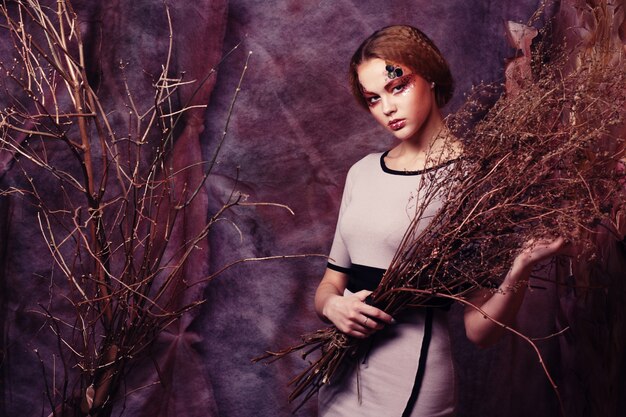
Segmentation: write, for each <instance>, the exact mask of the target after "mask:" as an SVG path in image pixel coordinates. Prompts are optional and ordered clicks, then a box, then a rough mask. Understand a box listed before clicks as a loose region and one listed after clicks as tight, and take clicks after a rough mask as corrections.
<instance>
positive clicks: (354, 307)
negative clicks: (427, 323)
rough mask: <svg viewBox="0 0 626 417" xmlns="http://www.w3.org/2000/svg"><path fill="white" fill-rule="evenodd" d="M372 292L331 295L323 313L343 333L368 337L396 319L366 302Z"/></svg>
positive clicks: (363, 291)
mask: <svg viewBox="0 0 626 417" xmlns="http://www.w3.org/2000/svg"><path fill="white" fill-rule="evenodd" d="M371 293H372V292H371V291H367V290H362V291H359V292H357V293H354V294H351V295H346V296H344V295H332V296H329V297H328V298H327V299H326V302H325V303H324V307H323V309H322V314H323V315H324V317H326V318H327V319H328V320H330V321H331V322H332V323H333V324H334V325H335V326H336V327H337V328H338V329H339V330H341V331H342V332H343V333H345V334H347V335H350V336H353V337H357V338H361V339H362V338H366V337H368V336H370V335H372V334H373V333H374V332H376V331H378V330H380V329H382V328H383V327H385V325H386V324H391V323H393V321H394V320H393V317H391V316H390V315H389V314H387V313H385V312H384V311H382V310H380V309H378V308H376V307H373V306H371V305H369V304H367V303H366V302H365V299H366V298H367V296H368V295H370V294H371Z"/></svg>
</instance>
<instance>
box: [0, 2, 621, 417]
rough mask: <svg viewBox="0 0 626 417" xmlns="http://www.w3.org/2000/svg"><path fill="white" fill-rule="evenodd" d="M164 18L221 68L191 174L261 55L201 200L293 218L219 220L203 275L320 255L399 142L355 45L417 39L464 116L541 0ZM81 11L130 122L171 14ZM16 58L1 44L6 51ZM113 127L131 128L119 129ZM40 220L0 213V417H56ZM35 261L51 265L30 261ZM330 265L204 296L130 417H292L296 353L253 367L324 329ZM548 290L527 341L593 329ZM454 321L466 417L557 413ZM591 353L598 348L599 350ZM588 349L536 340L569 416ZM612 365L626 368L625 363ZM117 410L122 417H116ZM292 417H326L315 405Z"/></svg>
mask: <svg viewBox="0 0 626 417" xmlns="http://www.w3.org/2000/svg"><path fill="white" fill-rule="evenodd" d="M169 3H170V4H171V6H172V11H173V15H174V39H175V43H174V48H175V65H176V69H177V70H178V71H186V72H187V74H188V75H189V79H194V78H201V77H203V75H205V74H207V73H208V70H209V69H210V68H211V66H213V65H214V64H215V62H216V61H217V60H218V59H219V57H220V56H225V58H224V60H223V61H222V62H221V64H220V65H219V68H218V72H217V77H216V78H215V79H214V81H215V84H214V86H213V84H211V85H209V87H207V88H206V89H205V90H203V92H202V94H201V96H200V97H196V99H198V100H199V101H198V102H202V101H203V100H204V101H208V103H209V106H208V108H207V109H206V112H201V113H199V114H198V113H194V114H193V115H192V116H190V117H189V120H187V123H188V124H187V126H188V127H189V129H191V130H187V131H186V132H185V133H181V136H180V138H182V139H180V140H181V141H182V140H185V141H187V142H184V143H188V144H189V145H187V146H184V147H183V146H181V147H179V148H180V149H178V150H177V152H178V154H177V155H178V156H179V157H180V158H182V159H181V161H182V163H184V162H185V161H189V160H192V161H193V160H194V157H190V156H189V155H185V153H187V152H189V153H192V154H193V155H195V157H198V156H199V155H198V153H202V156H203V157H204V158H205V159H210V158H212V156H213V154H214V152H215V151H216V146H217V143H218V141H219V139H220V137H221V135H222V131H223V130H224V128H225V123H226V118H227V110H228V107H229V105H230V103H231V100H232V97H233V94H234V92H235V88H236V85H237V82H238V80H239V77H240V75H241V71H242V69H243V65H244V61H245V59H246V56H247V54H248V51H252V55H251V58H250V61H249V68H248V71H247V73H246V75H245V79H244V81H243V85H242V91H241V92H240V95H239V98H238V100H237V102H236V104H235V108H234V113H233V114H232V118H231V120H230V125H229V128H228V134H227V138H226V142H225V143H224V146H223V147H222V148H221V150H220V152H219V155H218V165H217V168H216V169H215V170H214V172H213V173H212V175H211V176H210V177H209V180H208V182H207V185H206V196H207V198H206V202H205V205H206V210H207V215H208V216H210V215H212V214H213V213H215V212H216V211H217V210H218V209H219V208H220V207H221V205H222V203H223V202H224V201H225V200H226V199H227V197H228V195H229V194H230V192H231V191H232V190H233V189H236V190H239V191H241V192H243V193H245V194H247V195H248V196H249V197H248V201H250V202H262V201H264V202H275V203H281V204H286V205H288V206H289V207H290V208H291V209H293V211H294V212H295V215H293V216H292V215H291V214H289V213H288V212H287V211H286V210H283V209H281V208H277V207H258V206H257V207H236V208H235V209H234V210H232V211H231V212H229V213H227V214H225V215H224V217H225V218H226V219H228V220H229V221H222V222H218V223H217V225H216V227H215V228H214V229H213V230H212V231H211V233H210V236H209V242H208V248H207V249H208V250H206V251H204V253H205V255H204V258H203V259H200V260H198V262H199V263H200V264H199V266H197V267H196V268H192V269H191V271H190V273H193V274H202V273H206V271H209V272H213V271H217V270H219V269H220V268H221V267H222V266H224V265H226V264H228V263H229V262H232V261H235V260H237V259H241V258H247V257H258V256H270V255H291V254H306V253H310V254H326V253H327V251H328V250H329V247H330V243H331V239H332V235H333V232H334V226H335V221H336V215H337V211H338V204H339V199H340V195H341V190H342V188H343V181H344V176H345V174H346V172H347V170H348V168H349V166H350V165H351V164H352V163H354V162H355V161H357V160H359V159H360V158H362V157H363V156H364V155H365V154H367V153H369V152H374V151H380V150H385V149H388V148H390V147H392V146H393V139H392V138H390V137H389V135H388V134H387V133H385V132H384V130H383V129H382V128H380V127H379V126H376V124H375V122H374V120H373V119H371V118H370V117H369V115H368V114H367V113H366V112H364V111H362V110H361V109H360V108H358V106H357V105H356V103H355V102H354V100H353V99H352V97H351V96H350V93H349V89H348V86H347V82H346V68H347V63H348V61H349V58H350V56H351V54H352V52H353V51H354V50H355V49H356V47H357V46H358V45H359V43H360V42H361V40H362V39H364V38H365V37H366V36H368V35H369V34H370V33H371V32H373V31H374V30H375V29H378V28H380V27H382V26H386V25H390V24H400V23H405V24H411V25H414V26H417V27H420V28H421V29H423V30H424V31H425V32H426V33H427V34H428V35H429V36H430V37H431V38H432V39H433V40H434V41H435V43H436V44H437V45H438V46H439V47H440V49H441V50H442V52H443V53H444V55H445V56H446V57H447V58H448V60H449V63H450V66H451V69H452V73H453V75H454V76H455V78H456V85H457V88H456V95H455V98H454V99H453V101H452V102H451V104H450V105H449V106H448V107H447V108H446V109H445V110H446V111H454V110H455V109H456V108H458V107H459V105H460V104H461V103H462V102H463V96H464V94H465V93H467V92H468V91H469V90H470V88H471V86H472V85H474V84H477V83H480V82H481V81H485V82H494V81H502V80H503V68H504V63H505V59H506V58H510V57H512V56H514V54H515V51H514V50H513V49H511V48H510V47H509V46H508V45H507V43H506V38H505V32H504V23H505V22H506V21H507V20H514V21H518V22H526V21H527V20H528V18H529V17H530V16H531V15H532V14H533V12H534V11H535V10H536V8H537V6H538V3H539V1H538V0H523V1H519V0H506V1H478V0H471V1H463V0H450V1H445V2H431V1H425V0H419V1H409V0H395V1H393V2H391V1H380V0H363V1H356V0H352V1H350V0H338V1H329V0H315V1H313V0H307V1H298V0H278V1H273V2H268V1H262V0H231V1H230V2H228V4H226V1H225V0H224V1H221V2H220V1H211V0H203V1H200V2H187V1H183V0H173V1H170V2H169ZM192 3H193V5H192ZM75 6H76V8H77V10H78V11H79V15H80V16H81V18H82V19H83V20H84V22H85V23H84V25H83V28H82V29H83V31H84V32H85V34H86V38H87V39H88V47H89V48H88V51H89V52H88V53H89V55H90V60H91V61H90V62H91V64H92V67H91V70H92V71H93V79H94V83H98V85H99V88H100V91H101V95H102V96H104V97H107V103H109V104H110V105H111V106H112V107H113V108H118V109H120V108H123V101H124V99H123V95H124V94H123V91H122V90H121V89H120V70H119V62H120V60H122V61H124V62H126V63H127V65H126V70H125V71H126V73H127V75H128V74H130V83H131V89H134V90H135V91H136V92H137V94H138V99H141V100H149V98H150V95H151V90H150V77H149V76H148V75H149V74H153V73H157V72H158V71H159V68H160V64H161V60H162V59H163V57H164V51H165V49H166V47H167V39H166V37H167V30H166V27H165V21H164V14H163V8H162V3H161V2H160V1H156V0H141V1H133V2H124V1H121V0H117V1H114V2H106V4H104V3H103V4H102V5H99V2H88V1H81V2H76V3H75ZM549 13H550V11H549ZM222 41H223V44H222ZM237 45H238V47H237V49H236V50H234V51H233V52H232V53H229V52H230V51H231V49H232V48H234V47H235V46H237ZM7 48H8V46H7V45H2V50H3V51H6V50H7ZM5 55H6V53H5ZM181 94H182V97H180V98H179V100H181V101H183V102H184V101H186V100H185V98H186V97H188V95H189V94H190V93H189V92H188V91H184V90H183V92H182V93H181ZM186 94H187V96H186ZM117 123H119V125H120V126H123V124H124V121H123V120H121V119H120V120H117ZM202 126H204V130H203V129H202ZM181 143H183V142H181ZM186 158H190V159H186ZM9 168H10V166H9ZM2 174H3V177H2V183H1V184H2V186H3V187H6V186H7V185H13V184H20V183H22V184H23V180H22V179H21V174H20V172H19V171H16V170H11V169H8V168H7V170H5V171H3V172H2ZM39 180H40V181H46V179H45V178H41V179H39ZM34 215H35V211H34V209H33V208H32V207H29V206H28V204H27V203H25V202H24V201H23V200H20V199H19V198H13V197H12V198H10V199H9V198H3V199H2V200H0V233H1V235H0V262H2V264H1V270H0V291H1V293H0V308H1V309H2V312H1V314H0V319H1V320H2V323H1V326H2V330H3V340H2V342H0V343H2V344H1V346H2V354H3V358H2V377H1V378H2V380H1V385H0V389H1V392H0V394H1V395H2V397H1V398H0V413H4V415H6V416H25V417H26V416H35V415H37V416H39V415H42V414H43V415H47V414H48V413H49V409H48V408H47V405H46V404H47V401H46V398H45V396H44V395H43V394H42V392H43V385H42V382H41V367H40V365H39V362H38V359H37V357H36V355H35V354H34V350H35V349H38V350H39V351H40V352H42V356H43V357H45V358H47V359H46V360H50V358H52V355H53V352H55V349H56V345H55V338H54V337H53V335H52V334H51V332H50V330H49V329H47V328H41V326H42V323H43V318H42V317H41V315H39V314H37V313H36V312H35V311H36V310H37V309H38V307H37V305H38V303H43V304H46V303H47V300H48V287H49V284H50V283H51V282H53V279H54V277H53V276H51V275H53V274H52V273H51V270H52V267H51V266H52V262H51V260H50V259H48V258H47V257H46V255H45V253H46V250H45V248H44V246H43V241H42V239H41V237H40V235H39V231H38V229H37V228H36V227H33V226H34V225H33V220H32V219H33V218H34V217H33V216H34ZM234 225H236V227H235V226H234ZM240 232H241V234H240ZM617 250H623V247H620V248H617ZM33 253H38V254H41V255H38V256H37V257H36V259H33V256H32V255H33ZM325 262H326V261H325V259H323V258H322V257H310V258H306V259H302V258H300V259H289V260H272V261H264V262H248V263H243V264H240V265H238V266H234V267H233V268H231V269H229V270H228V271H226V272H225V273H223V274H221V275H220V276H219V278H218V279H216V280H213V281H211V282H210V283H209V284H208V285H207V286H206V287H205V289H204V293H203V296H204V298H206V300H207V301H206V303H205V304H203V305H202V306H201V307H200V308H199V309H197V310H196V311H195V313H194V314H192V315H189V316H188V317H186V318H185V320H183V323H182V324H181V326H179V328H178V330H177V332H174V333H168V334H165V335H164V336H163V337H162V338H161V339H160V341H159V342H158V343H157V344H156V345H155V347H154V349H153V356H154V358H155V361H156V362H157V363H159V364H160V366H162V367H163V368H164V369H166V370H167V372H166V373H165V374H166V375H167V378H168V381H167V382H166V383H165V384H161V385H158V384H157V385H152V386H150V387H148V388H145V389H143V390H140V391H137V392H135V393H133V394H131V395H130V396H129V397H128V398H127V400H126V410H125V413H126V414H125V415H129V416H155V415H159V416H170V417H174V416H176V417H186V416H205V415H216V416H217V415H219V416H222V417H249V416H285V417H286V416H289V415H291V414H290V413H291V410H292V409H293V405H290V404H288V403H287V400H286V398H287V395H288V393H289V388H288V387H287V386H286V385H287V382H288V381H289V379H290V378H291V377H292V376H293V375H295V374H296V373H297V372H298V371H299V370H301V369H303V367H304V366H305V362H303V361H301V360H300V359H299V358H298V357H297V356H294V357H293V358H289V359H287V360H282V361H279V362H277V363H274V364H273V365H270V366H266V365H262V364H255V365H253V364H251V362H250V360H251V358H253V357H255V356H257V355H259V354H261V353H262V352H263V351H264V350H266V349H278V348H280V347H285V346H287V345H290V344H293V343H295V342H297V341H298V336H299V335H300V334H301V333H304V332H306V331H310V330H314V329H316V328H318V327H320V326H321V325H322V323H321V322H319V320H318V319H317V318H316V317H315V314H314V312H313V293H314V290H315V287H316V285H317V283H318V281H319V279H320V278H321V275H322V273H323V269H324V266H325ZM205 264H206V265H205ZM615 268H617V269H618V270H619V268H622V266H621V265H618V266H615ZM55 285H56V284H55ZM58 285H61V286H62V285H63V284H58ZM544 287H545V288H544V289H538V290H535V291H533V292H532V293H531V294H529V296H528V297H527V299H526V301H525V304H524V307H523V310H522V312H521V314H520V327H521V328H522V329H524V331H525V332H526V333H527V334H528V335H529V336H532V337H543V336H546V335H549V334H551V333H553V332H554V331H556V330H557V329H560V328H562V325H563V323H562V322H559V318H560V319H561V320H562V319H563V316H564V314H565V313H563V311H566V312H569V313H568V314H570V313H571V311H572V310H575V309H579V310H581V311H582V312H583V313H578V314H580V316H582V317H584V316H585V314H584V311H586V310H585V307H584V306H582V307H581V306H575V305H574V304H575V302H574V301H573V299H572V298H571V297H570V298H569V299H568V298H564V297H563V292H562V291H559V290H558V289H557V288H554V286H553V285H550V284H546V285H544ZM622 295H623V294H622ZM617 300H619V297H618V299H617ZM58 302H62V300H59V301H58ZM594 308H595V309H596V310H598V309H600V311H599V312H597V314H601V313H602V311H603V310H602V307H601V306H599V305H597V304H594ZM60 310H62V309H60ZM450 316H451V321H452V329H453V336H454V338H453V339H454V351H455V360H456V365H457V370H458V374H459V384H458V387H457V393H458V398H459V416H460V417H470V416H482V417H489V416H493V417H495V416H509V417H518V416H519V417H522V416H536V417H548V416H555V415H558V409H557V399H556V396H555V395H554V392H553V390H552V389H551V387H550V386H549V384H548V382H547V379H546V378H545V375H544V374H543V371H542V370H541V367H540V365H539V362H538V359H537V357H536V355H535V353H534V352H533V351H532V349H531V348H530V347H529V346H528V344H526V343H525V342H523V341H521V340H519V339H515V338H513V337H512V336H506V337H504V338H503V340H502V341H501V342H500V343H498V344H497V345H496V346H494V347H492V348H489V349H487V350H479V349H477V348H476V347H474V346H473V345H471V344H470V343H469V342H468V341H467V340H466V339H465V337H464V333H463V329H462V323H461V321H460V317H461V309H460V308H459V307H458V306H455V307H454V308H453V309H452V311H451V313H450ZM570 316H571V314H570ZM585 334H589V332H587V333H585ZM597 340H599V341H600V342H601V343H604V339H602V338H601V337H599V338H598V339H597ZM623 341H624V339H623V336H622V337H621V338H617V341H615V343H617V344H618V345H619V346H622V344H623ZM579 343H583V344H585V346H594V345H593V342H590V341H589V340H585V339H584V338H583V339H580V338H579V339H575V338H568V339H558V338H553V339H549V340H547V341H542V342H539V343H538V346H539V347H540V348H541V350H542V353H543V355H544V359H545V361H546V364H547V366H548V367H549V368H550V370H551V371H552V372H553V374H554V375H555V376H556V378H557V382H559V383H560V382H561V381H564V385H565V387H566V390H565V391H566V392H564V398H563V399H564V401H565V403H566V404H570V405H569V406H566V409H567V410H568V412H569V413H568V416H583V415H585V416H586V415H594V414H592V412H591V411H589V412H587V411H584V410H592V409H593V407H591V406H590V405H589V404H590V403H592V402H593V401H596V399H594V398H590V399H588V398H583V397H582V396H581V395H580V394H581V387H580V386H579V382H578V381H587V380H590V381H593V380H594V379H595V380H602V378H603V376H602V374H599V375H591V376H588V375H581V374H580V372H579V371H578V368H577V365H576V363H577V362H579V361H581V360H587V361H593V359H592V358H585V359H581V357H580V356H577V353H576V352H578V351H579V347H580V345H579ZM588 351H589V352H594V351H595V352H598V351H600V350H598V349H596V350H594V349H592V348H589V349H588ZM590 354H591V353H590ZM618 357H619V355H618ZM622 359H623V358H622ZM50 366H51V365H49V366H48V367H50ZM611 366H617V367H618V369H624V368H623V367H624V362H623V360H621V361H618V363H617V364H615V363H613V364H611ZM589 372H591V371H589ZM594 372H595V371H594ZM157 378H158V376H157V373H156V371H155V367H154V365H153V360H151V359H150V360H149V359H146V360H142V361H141V362H139V363H138V364H137V366H136V368H135V369H134V370H133V373H132V376H131V378H129V384H128V390H130V389H132V388H134V387H139V386H142V385H147V384H151V383H152V382H154V381H156V380H157ZM568 378H569V379H568ZM571 380H576V381H577V382H576V383H575V384H571V383H569V382H568V381H571ZM611 389H613V390H614V392H612V393H611V394H610V398H613V399H614V400H615V401H616V402H618V401H617V399H618V398H620V394H621V398H623V397H624V395H623V394H624V393H625V390H624V385H623V381H622V383H621V385H618V386H612V387H611ZM451 392H452V387H451ZM573 404H576V405H575V406H573ZM42 409H44V410H46V411H45V412H43V413H42V411H41V410H42ZM121 410H122V407H121V406H120V407H118V408H116V412H115V413H114V415H117V414H118V413H120V412H121ZM299 415H302V416H313V415H315V404H314V401H312V402H310V403H309V404H307V405H306V406H305V407H304V408H303V409H302V410H301V411H300V412H299ZM606 415H613V414H606Z"/></svg>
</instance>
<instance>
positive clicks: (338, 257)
mask: <svg viewBox="0 0 626 417" xmlns="http://www.w3.org/2000/svg"><path fill="white" fill-rule="evenodd" d="M352 171H353V169H350V171H348V175H347V177H346V185H345V186H344V189H343V196H342V197H341V206H340V208H339V217H338V220H337V227H336V228H335V237H334V239H333V245H332V247H331V249H330V255H329V259H328V265H327V266H328V268H330V269H333V270H335V271H339V272H343V273H346V274H347V273H349V271H350V266H351V265H352V262H351V260H350V253H349V252H348V248H347V246H346V243H345V241H344V239H343V236H342V234H341V227H340V225H341V218H342V216H343V215H344V214H345V212H346V207H347V206H348V205H349V204H350V200H351V199H352V181H353V179H352Z"/></svg>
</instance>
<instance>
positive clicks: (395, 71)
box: [385, 62, 403, 80]
mask: <svg viewBox="0 0 626 417" xmlns="http://www.w3.org/2000/svg"><path fill="white" fill-rule="evenodd" d="M385 71H387V78H389V79H390V80H393V79H394V78H396V77H402V74H403V72H402V68H400V66H396V65H394V64H392V63H390V62H385Z"/></svg>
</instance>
